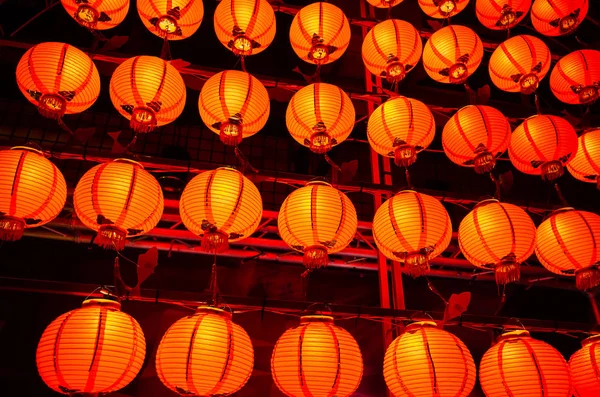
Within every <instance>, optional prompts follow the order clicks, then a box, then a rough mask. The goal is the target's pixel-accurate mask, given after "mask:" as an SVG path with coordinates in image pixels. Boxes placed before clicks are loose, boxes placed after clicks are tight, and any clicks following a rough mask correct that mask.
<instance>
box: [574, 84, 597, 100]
mask: <svg viewBox="0 0 600 397" xmlns="http://www.w3.org/2000/svg"><path fill="white" fill-rule="evenodd" d="M577 95H578V96H579V103H581V104H587V103H593V102H596V100H597V99H598V87H596V86H594V85H588V86H585V87H582V88H581V90H579V93H578V94H577Z"/></svg>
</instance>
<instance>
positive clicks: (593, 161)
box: [567, 129, 600, 189]
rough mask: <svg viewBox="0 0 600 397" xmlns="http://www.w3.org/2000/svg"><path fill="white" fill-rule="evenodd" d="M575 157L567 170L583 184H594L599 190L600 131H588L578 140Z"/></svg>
mask: <svg viewBox="0 0 600 397" xmlns="http://www.w3.org/2000/svg"><path fill="white" fill-rule="evenodd" d="M578 142H579V144H578V149H577V155H576V156H575V158H574V159H573V160H571V162H570V163H569V165H567V169H568V170H569V172H570V173H571V175H573V176H574V177H575V178H577V179H579V180H580V181H583V182H590V183H594V182H595V183H596V186H597V187H598V189H600V129H596V130H592V131H588V132H586V133H585V134H583V135H581V136H580V137H579V139H578Z"/></svg>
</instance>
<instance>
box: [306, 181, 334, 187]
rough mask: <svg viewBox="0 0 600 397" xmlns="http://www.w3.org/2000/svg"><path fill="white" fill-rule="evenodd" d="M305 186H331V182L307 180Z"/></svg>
mask: <svg viewBox="0 0 600 397" xmlns="http://www.w3.org/2000/svg"><path fill="white" fill-rule="evenodd" d="M305 186H329V187H331V183H329V182H325V181H310V182H306V185H305Z"/></svg>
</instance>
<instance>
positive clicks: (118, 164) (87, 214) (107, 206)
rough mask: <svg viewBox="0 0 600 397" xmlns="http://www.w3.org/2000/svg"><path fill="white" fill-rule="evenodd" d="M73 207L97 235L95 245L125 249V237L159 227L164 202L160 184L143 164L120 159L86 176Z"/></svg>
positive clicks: (80, 183)
mask: <svg viewBox="0 0 600 397" xmlns="http://www.w3.org/2000/svg"><path fill="white" fill-rule="evenodd" d="M73 205H74V207H75V213H76V214H77V217H78V218H79V220H80V221H81V222H82V223H83V224H84V225H86V226H87V227H89V228H90V229H92V230H95V231H97V232H98V235H97V236H96V238H95V239H94V242H95V243H96V244H98V245H101V246H103V247H104V248H110V249H115V250H122V249H123V248H125V238H126V237H133V236H140V235H142V234H144V233H147V232H149V231H150V230H152V229H153V228H154V227H155V226H156V225H157V224H158V221H160V218H161V216H162V213H163V209H164V199H163V193H162V190H161V188H160V185H159V184H158V181H157V180H156V179H155V178H154V177H153V176H152V175H151V174H150V173H149V172H148V171H146V170H144V167H143V166H142V165H141V164H139V163H136V162H135V161H131V160H126V159H117V160H114V161H113V162H110V163H104V164H99V165H97V166H95V167H93V168H92V169H90V170H89V171H88V172H86V173H85V174H84V175H83V177H82V178H81V180H79V183H77V187H76V188H75V193H73Z"/></svg>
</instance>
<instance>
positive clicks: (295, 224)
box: [277, 181, 358, 269]
mask: <svg viewBox="0 0 600 397" xmlns="http://www.w3.org/2000/svg"><path fill="white" fill-rule="evenodd" d="M277 224H278V227H279V234H280V235H281V238H282V239H283V241H285V242H286V244H287V245H289V246H290V247H291V248H292V249H294V250H296V251H299V252H302V253H303V254H304V257H303V263H304V266H306V267H308V268H309V269H314V268H319V267H323V266H326V265H327V264H328V263H329V258H328V254H332V253H335V252H339V251H341V250H343V249H344V248H346V247H347V246H348V244H350V242H351V241H352V239H353V238H354V235H355V234H356V227H357V225H358V220H357V218H356V210H355V209H354V205H353V204H352V201H350V199H349V198H348V197H347V196H346V195H345V194H344V193H342V192H340V191H339V190H337V189H335V188H333V187H331V185H330V184H328V183H326V182H317V181H314V182H309V183H307V184H306V186H304V187H301V188H300V189H297V190H295V191H293V192H292V193H291V194H290V195H289V196H288V197H287V198H286V199H285V201H284V202H283V204H282V205H281V210H280V211H279V217H278V218H277Z"/></svg>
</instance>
